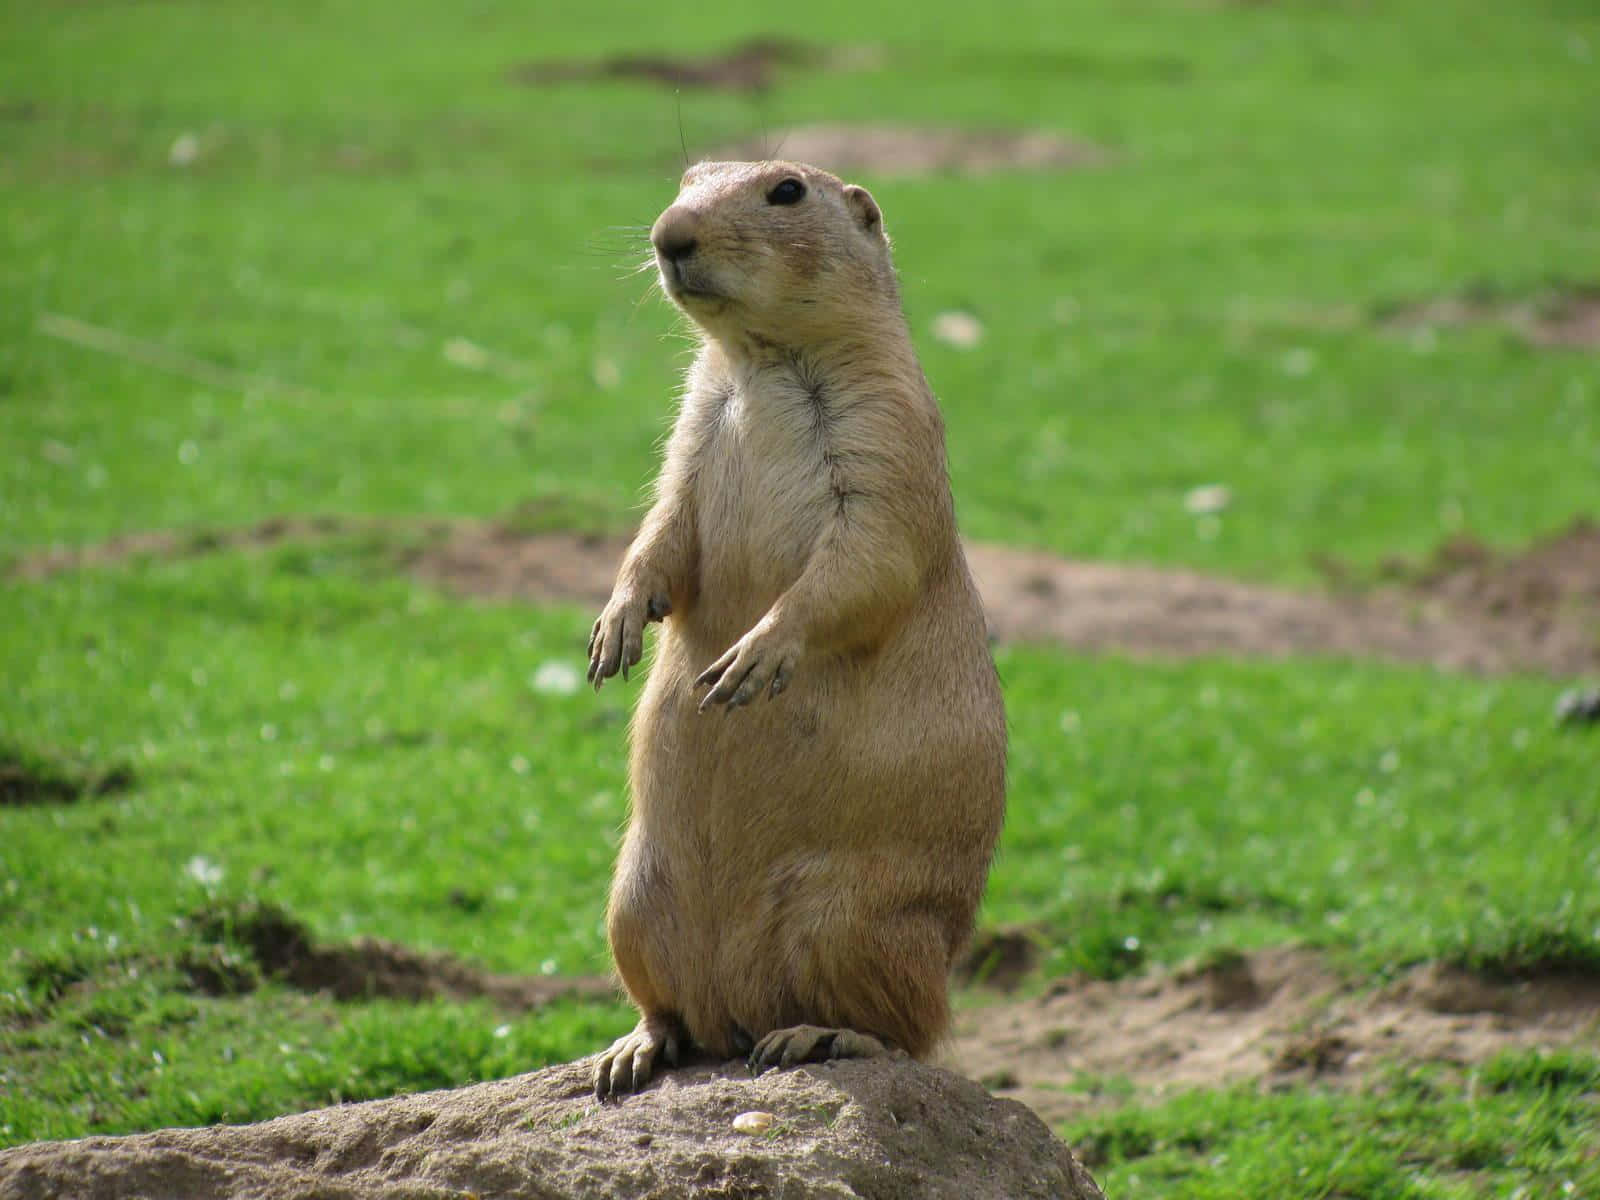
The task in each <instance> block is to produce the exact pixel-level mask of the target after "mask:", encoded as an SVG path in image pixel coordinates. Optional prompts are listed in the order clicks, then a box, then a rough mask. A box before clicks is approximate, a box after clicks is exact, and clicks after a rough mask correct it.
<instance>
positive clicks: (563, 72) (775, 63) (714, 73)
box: [511, 36, 878, 92]
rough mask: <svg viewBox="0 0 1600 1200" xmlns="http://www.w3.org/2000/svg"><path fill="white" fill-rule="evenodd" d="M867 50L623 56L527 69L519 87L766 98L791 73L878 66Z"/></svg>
mask: <svg viewBox="0 0 1600 1200" xmlns="http://www.w3.org/2000/svg"><path fill="white" fill-rule="evenodd" d="M877 58H878V55H877V53H876V52H875V51H873V50H871V49H870V48H867V47H854V48H852V47H839V48H824V47H821V46H814V45H812V44H811V43H809V42H802V41H799V40H797V39H795V38H786V37H770V36H768V37H753V38H747V39H746V40H745V41H742V42H739V43H737V44H736V45H733V46H730V47H729V48H728V49H726V50H722V51H719V52H717V53H713V54H700V55H694V54H685V55H672V54H619V55H613V56H611V57H608V58H599V59H586V60H579V61H568V60H549V61H544V62H532V63H524V64H523V65H521V66H518V67H514V68H512V70H511V78H512V80H513V81H514V82H516V83H523V84H529V85H531V86H534V87H548V86H551V85H553V84H560V83H573V82H579V81H583V80H591V79H638V80H644V81H646V82H648V83H658V84H661V85H663V86H665V87H671V88H704V89H709V90H715V91H727V92H764V91H766V90H767V89H768V88H771V87H772V86H773V85H774V84H776V83H777V82H778V79H779V77H780V76H781V75H782V74H783V73H784V72H785V71H788V70H795V69H799V68H809V69H811V70H821V71H839V70H848V69H851V68H852V67H856V66H859V65H862V64H864V63H868V62H872V61H876V59H877Z"/></svg>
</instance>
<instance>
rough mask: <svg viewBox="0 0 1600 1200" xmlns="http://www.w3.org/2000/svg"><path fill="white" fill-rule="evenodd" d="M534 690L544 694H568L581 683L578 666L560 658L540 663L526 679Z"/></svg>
mask: <svg viewBox="0 0 1600 1200" xmlns="http://www.w3.org/2000/svg"><path fill="white" fill-rule="evenodd" d="M528 683H529V686H530V687H532V688H533V690H534V691H536V692H538V693H540V694H541V695H545V696H570V695H572V694H573V693H574V692H576V691H577V690H578V688H579V687H581V686H582V685H583V676H581V675H579V674H578V668H577V667H575V666H573V665H572V664H571V663H569V662H564V661H563V660H561V659H554V658H553V659H551V660H550V661H549V662H547V663H541V664H540V666H539V669H538V670H537V671H535V672H534V673H533V678H532V679H530V680H529V681H528Z"/></svg>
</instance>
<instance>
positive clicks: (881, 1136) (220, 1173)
mask: <svg viewBox="0 0 1600 1200" xmlns="http://www.w3.org/2000/svg"><path fill="white" fill-rule="evenodd" d="M591 1070H592V1062H590V1061H585V1062H579V1063H573V1064H570V1065H567V1066H560V1067H552V1068H550V1069H549V1070H546V1071H540V1072H538V1073H536V1074H533V1075H524V1076H521V1077H519V1078H516V1079H508V1080H504V1081H502V1082H498V1083H485V1084H479V1085H477V1086H474V1087H467V1088H461V1089H458V1090H456V1091H451V1092H432V1093H428V1094H425V1095H420V1096H408V1097H404V1098H402V1099H396V1100H379V1101H375V1102H372V1103H368V1104H352V1105H346V1106H343V1107H340V1108H330V1109H323V1110H321V1111H318V1112H311V1113H304V1114H301V1115H299V1116H293V1117H282V1118H279V1119H278V1120H276V1121H269V1122H266V1123H265V1124H262V1125H246V1126H234V1127H226V1126H217V1127H213V1128H210V1129H194V1130H164V1131H162V1132H159V1133H149V1134H139V1135H135V1136H133V1137H125V1138H104V1137H94V1138H85V1139H82V1140H80V1141H75V1142H58V1143H39V1144H35V1145H32V1146H24V1147H21V1148H19V1149H15V1150H9V1151H5V1152H0V1200H44V1198H45V1197H59V1196H72V1197H74V1198H75V1200H102V1198H103V1200H111V1198H113V1197H116V1198H118V1200H120V1198H122V1197H127V1196H184V1197H188V1198H191V1200H203V1198H206V1197H234V1198H243V1197H269V1196H274V1197H275V1196H309V1195H315V1196H319V1197H324V1198H326V1200H358V1198H362V1197H377V1196H383V1197H389V1198H394V1200H398V1198H401V1197H412V1198H415V1200H422V1198H423V1197H436V1196H440V1195H452V1196H454V1195H474V1196H485V1197H487V1196H537V1197H548V1198H550V1200H556V1198H565V1197H572V1198H574V1200H576V1198H579V1197H581V1198H583V1200H598V1198H603V1197H613V1198H617V1200H621V1198H634V1197H637V1198H644V1197H670V1196H721V1197H728V1198H730V1200H731V1198H733V1197H749V1198H752V1200H753V1198H755V1197H761V1196H783V1197H786V1198H790V1197H792V1198H794V1200H804V1198H808V1197H817V1198H819V1200H820V1198H822V1197H829V1198H842V1197H846V1196H872V1197H876V1198H878V1200H898V1198H904V1200H911V1198H917V1200H921V1198H922V1197H930V1196H958V1197H963V1198H964V1200H986V1198H989V1197H993V1198H994V1200H1002V1198H1004V1200H1029V1198H1034V1197H1037V1198H1039V1200H1045V1198H1049V1200H1091V1198H1099V1197H1100V1196H1101V1192H1100V1190H1099V1188H1097V1187H1096V1186H1095V1184H1094V1181H1093V1179H1091V1178H1090V1176H1089V1173H1088V1172H1087V1171H1086V1170H1085V1169H1084V1168H1083V1167H1082V1166H1081V1165H1080V1164H1079V1163H1078V1162H1077V1161H1076V1160H1075V1159H1074V1158H1073V1157H1072V1155H1071V1153H1070V1152H1069V1151H1068V1149H1067V1148H1066V1146H1064V1145H1062V1144H1061V1142H1059V1141H1057V1140H1056V1138H1055V1137H1054V1136H1053V1135H1052V1134H1051V1133H1050V1131H1049V1130H1048V1129H1047V1128H1046V1127H1045V1126H1044V1124H1043V1123H1042V1122H1041V1121H1040V1120H1039V1118H1038V1117H1036V1116H1035V1115H1034V1114H1033V1113H1031V1112H1029V1111H1028V1110H1027V1109H1026V1108H1024V1107H1023V1106H1022V1105H1020V1104H1017V1103H1014V1102H1012V1101H1009V1100H997V1099H995V1098H994V1097H992V1096H990V1095H989V1094H988V1093H986V1092H984V1091H983V1090H982V1089H981V1088H979V1087H978V1086H977V1085H976V1084H973V1083H970V1082H968V1081H967V1080H964V1079H961V1078H959V1077H957V1076H955V1075H952V1074H951V1073H949V1072H948V1071H941V1070H939V1069H937V1068H934V1067H928V1066H924V1065H921V1064H919V1063H914V1062H911V1061H909V1060H906V1059H877V1060H869V1061H863V1062H841V1063H827V1064H823V1065H820V1066H814V1067H801V1068H799V1069H796V1070H792V1071H771V1072H768V1073H767V1074H765V1075H763V1076H761V1077H760V1078H758V1079H751V1078H749V1077H747V1076H745V1075H744V1072H743V1070H742V1067H738V1066H732V1067H728V1068H723V1069H717V1068H710V1067H701V1068H690V1069H686V1070H683V1071H676V1072H671V1073H669V1074H668V1075H667V1076H666V1077H665V1078H664V1079H663V1080H662V1081H661V1082H660V1083H658V1084H656V1085H654V1086H652V1087H650V1088H649V1089H648V1090H647V1091H645V1092H643V1093H641V1094H640V1095H638V1096H635V1097H631V1098H629V1099H628V1100H626V1101H624V1102H623V1103H621V1104H616V1105H606V1106H604V1107H602V1106H599V1105H597V1104H595V1103H594V1100H593V1097H592V1094H591V1092H590V1085H589V1078H590V1074H589V1073H590V1071H591ZM751 1111H758V1112H766V1113H770V1114H771V1115H772V1117H773V1118H774V1120H773V1122H772V1124H771V1125H770V1127H769V1128H768V1129H767V1130H766V1131H765V1132H763V1133H759V1134H756V1135H750V1134H744V1133H739V1132H736V1131H735V1130H734V1127H733V1119H734V1117H735V1116H737V1115H739V1114H741V1113H745V1112H751Z"/></svg>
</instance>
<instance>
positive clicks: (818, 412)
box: [695, 371, 833, 593]
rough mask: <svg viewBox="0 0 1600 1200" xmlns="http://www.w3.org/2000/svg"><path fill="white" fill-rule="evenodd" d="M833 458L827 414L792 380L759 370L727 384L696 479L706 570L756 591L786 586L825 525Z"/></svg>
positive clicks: (773, 372)
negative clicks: (745, 377)
mask: <svg viewBox="0 0 1600 1200" xmlns="http://www.w3.org/2000/svg"><path fill="white" fill-rule="evenodd" d="M832 455H833V451H832V449H831V447H830V442H829V420H828V415H827V412H826V410H825V409H824V408H823V406H822V403H821V401H820V400H819V399H818V397H817V396H816V395H815V394H814V393H813V392H812V391H810V390H808V389H807V388H806V387H804V386H803V385H802V384H801V383H800V382H799V380H798V379H796V378H794V377H793V376H792V375H789V374H788V373H786V372H781V371H768V372H762V373H759V374H756V375H754V376H752V377H750V378H748V379H745V380H741V381H738V382H737V383H735V384H734V385H733V386H731V387H730V388H728V389H727V391H726V393H725V394H724V396H723V398H722V401H721V406H720V409H719V410H718V411H717V412H716V413H715V414H714V415H713V418H712V420H711V421H710V422H709V423H708V426H707V430H706V437H705V440H704V442H703V444H702V458H701V462H700V469H699V471H698V472H697V473H696V487H695V499H696V502H697V503H696V508H697V510H698V514H699V519H698V524H699V531H698V532H699V539H700V555H701V563H702V569H703V571H704V573H705V574H706V575H707V576H709V577H711V578H712V579H715V580H716V581H717V582H719V583H726V582H729V581H731V582H734V583H743V584H745V585H746V586H748V587H750V588H751V589H753V590H755V591H758V592H768V591H770V592H773V593H776V592H778V591H782V590H783V589H784V588H785V587H787V586H788V585H789V584H790V583H791V582H792V581H793V579H794V578H795V576H797V575H798V574H799V573H800V571H801V570H802V569H803V568H804V566H805V563H806V560H807V559H808V558H809V557H810V554H811V551H812V548H813V547H814V546H815V544H816V540H817V537H818V536H819V535H820V534H821V532H822V529H823V526H824V524H825V522H826V519H827V513H828V509H829V506H828V498H829V496H830V495H831V491H830V466H829V464H830V459H831V457H832ZM708 581H709V580H708Z"/></svg>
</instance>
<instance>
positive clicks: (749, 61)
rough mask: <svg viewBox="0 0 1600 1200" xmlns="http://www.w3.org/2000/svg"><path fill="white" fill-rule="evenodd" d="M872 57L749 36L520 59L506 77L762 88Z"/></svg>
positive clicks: (541, 82) (541, 83)
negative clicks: (665, 48) (676, 48)
mask: <svg viewBox="0 0 1600 1200" xmlns="http://www.w3.org/2000/svg"><path fill="white" fill-rule="evenodd" d="M876 57H877V56H876V54H875V53H874V52H873V51H870V50H867V49H864V48H857V49H851V48H848V47H846V48H835V49H824V48H823V47H821V46H814V45H812V44H811V43H809V42H802V41H799V40H797V39H795V38H786V37H753V38H747V39H746V40H744V41H742V42H739V43H738V44H736V45H734V46H730V47H729V48H728V49H726V50H722V51H719V52H717V53H713V54H699V55H695V54H679V55H673V54H660V53H657V54H618V55H613V56H611V57H609V58H600V59H589V60H579V61H563V60H550V61H545V62H532V63H524V64H523V65H522V66H519V67H515V68H513V69H512V71H511V78H512V80H513V81H515V82H517V83H525V84H530V85H532V86H534V87H547V86H550V85H552V84H558V83H572V82H575V81H582V80H589V79H641V80H644V81H646V82H648V83H659V84H662V85H663V86H665V87H671V88H707V89H711V90H716V91H728V92H764V91H766V90H767V89H768V88H770V87H772V86H773V85H774V84H775V83H777V81H778V78H779V76H780V75H781V74H782V72H783V71H785V70H787V69H793V68H800V67H809V68H812V69H814V70H818V69H820V70H842V69H848V68H849V67H851V66H853V65H856V64H857V63H861V62H866V61H873V60H875V59H876ZM763 157H764V156H763Z"/></svg>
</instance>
